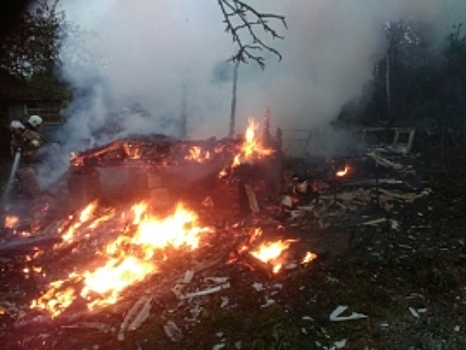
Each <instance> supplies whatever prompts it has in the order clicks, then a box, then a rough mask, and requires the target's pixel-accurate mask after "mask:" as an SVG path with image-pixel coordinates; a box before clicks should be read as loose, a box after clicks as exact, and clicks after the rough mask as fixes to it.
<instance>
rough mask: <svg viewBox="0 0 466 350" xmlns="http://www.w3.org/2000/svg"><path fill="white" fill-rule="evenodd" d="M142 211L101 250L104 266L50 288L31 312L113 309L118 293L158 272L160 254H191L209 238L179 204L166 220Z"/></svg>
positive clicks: (88, 211)
mask: <svg viewBox="0 0 466 350" xmlns="http://www.w3.org/2000/svg"><path fill="white" fill-rule="evenodd" d="M147 208H148V204H147V203H145V202H142V203H138V204H136V205H133V206H132V208H131V212H132V218H131V222H132V223H133V225H135V227H134V228H133V229H132V230H129V229H127V230H126V231H125V232H124V234H121V235H119V236H118V237H116V238H115V239H114V240H113V241H111V242H110V243H108V244H107V245H106V247H105V249H103V250H102V252H101V253H102V254H101V255H103V256H104V259H105V260H106V261H104V262H103V263H102V264H99V266H98V267H95V268H93V269H88V270H86V271H84V272H81V273H77V272H76V273H73V274H71V275H70V276H69V277H68V278H67V279H65V280H62V281H55V282H52V283H51V284H50V286H49V289H48V290H47V291H46V292H45V293H44V294H43V295H42V296H41V297H40V298H38V299H37V300H35V301H33V303H32V304H31V308H38V309H42V310H46V311H48V312H49V313H50V314H51V316H52V317H56V316H58V315H59V314H61V313H62V312H63V311H65V310H66V309H67V308H68V307H69V306H70V305H71V304H72V303H73V302H74V300H76V298H78V297H81V298H83V299H84V300H86V301H87V307H88V308H89V309H91V310H92V309H95V308H97V307H104V306H108V305H110V304H114V303H115V302H116V301H117V300H118V299H119V296H120V295H121V292H122V291H123V290H125V289H126V288H128V287H129V286H131V285H133V284H135V283H138V282H141V281H143V280H144V279H145V278H146V277H147V276H149V275H152V274H155V273H157V272H158V271H159V266H158V265H159V263H160V261H161V259H162V260H163V259H165V257H166V256H167V253H166V252H164V251H163V249H165V248H167V247H171V248H175V249H188V250H193V249H196V248H198V247H199V245H200V240H201V236H202V235H203V234H205V233H208V232H212V229H211V228H208V227H201V226H199V224H198V217H197V215H196V214H195V213H194V212H192V211H190V210H188V209H186V208H185V207H184V206H183V205H181V204H179V205H178V206H177V207H176V210H175V211H174V213H173V214H172V215H171V216H168V217H165V218H158V217H155V216H152V215H150V213H148V212H147ZM94 210H95V207H94V205H90V206H88V207H86V208H85V210H83V211H82V212H81V213H80V215H79V219H80V220H79V221H78V222H77V223H76V225H73V228H74V229H75V230H76V229H78V228H80V227H78V226H79V223H81V220H84V219H86V218H89V217H90V216H91V215H92V212H93V211H94ZM68 233H69V231H68V232H65V235H67V234H68ZM157 251H162V252H163V253H164V254H163V255H164V258H159V259H158V260H157V259H156V255H155V254H156V252H157ZM78 286H81V289H80V290H79V288H78Z"/></svg>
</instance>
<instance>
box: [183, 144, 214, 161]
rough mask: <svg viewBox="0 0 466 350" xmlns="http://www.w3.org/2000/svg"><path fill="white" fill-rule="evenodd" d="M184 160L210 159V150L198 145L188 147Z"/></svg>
mask: <svg viewBox="0 0 466 350" xmlns="http://www.w3.org/2000/svg"><path fill="white" fill-rule="evenodd" d="M184 159H185V160H189V161H193V162H198V163H202V162H204V161H206V160H209V159H210V152H209V151H204V150H203V149H202V148H201V147H199V146H193V147H191V148H190V149H189V154H188V155H187V156H185V158H184Z"/></svg>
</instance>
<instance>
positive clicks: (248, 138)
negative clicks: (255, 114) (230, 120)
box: [233, 119, 274, 166]
mask: <svg viewBox="0 0 466 350" xmlns="http://www.w3.org/2000/svg"><path fill="white" fill-rule="evenodd" d="M258 129H259V124H258V123H256V121H255V120H254V119H249V124H248V128H247V129H246V132H245V134H244V142H243V144H242V145H241V149H240V153H239V154H238V155H236V157H235V159H234V160H233V166H237V165H239V164H241V163H246V162H250V161H251V160H253V159H255V158H262V157H264V156H270V155H272V154H273V153H274V150H273V149H268V148H264V147H263V146H262V144H261V142H260V140H259V138H258V137H257V130H258Z"/></svg>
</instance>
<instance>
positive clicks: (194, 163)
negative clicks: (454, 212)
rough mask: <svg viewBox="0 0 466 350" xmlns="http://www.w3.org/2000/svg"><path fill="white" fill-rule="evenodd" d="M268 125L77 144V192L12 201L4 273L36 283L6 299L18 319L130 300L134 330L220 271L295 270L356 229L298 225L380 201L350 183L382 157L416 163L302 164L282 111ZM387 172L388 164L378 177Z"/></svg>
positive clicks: (129, 326)
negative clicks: (25, 203) (274, 129)
mask: <svg viewBox="0 0 466 350" xmlns="http://www.w3.org/2000/svg"><path fill="white" fill-rule="evenodd" d="M267 115H268V114H267ZM259 131H260V126H259V124H258V123H256V122H255V121H254V120H251V121H250V123H249V127H248V129H247V131H246V132H245V134H244V136H242V137H238V138H237V139H234V140H232V139H224V140H217V139H210V140H205V141H180V140H176V139H173V138H170V137H166V136H162V135H152V136H146V137H134V138H126V139H122V140H117V141H114V142H112V143H109V144H107V145H104V146H102V147H99V148H95V149H91V150H87V151H84V152H81V153H78V154H73V155H72V157H71V159H70V168H69V172H68V177H67V180H66V186H65V187H66V190H65V193H66V195H63V196H60V198H55V199H53V200H51V199H50V198H45V199H44V200H42V201H37V204H36V205H37V208H36V209H35V215H34V216H33V217H29V218H24V217H20V216H19V215H17V213H14V211H13V210H10V211H8V210H6V211H5V213H4V227H3V229H2V231H3V233H4V243H5V244H4V245H3V247H2V248H1V249H0V255H2V256H8V257H9V258H8V259H9V260H8V264H7V267H5V269H4V271H3V273H4V275H5V278H7V277H8V276H9V275H10V274H11V275H15V274H17V273H18V271H20V272H21V276H22V277H21V282H18V284H14V283H12V286H11V288H12V289H14V288H18V286H19V288H24V289H25V290H27V293H25V295H24V296H23V298H22V302H21V303H16V304H15V305H14V306H13V304H11V303H9V304H8V303H6V304H5V303H3V304H2V310H4V311H3V313H4V314H5V315H7V316H8V318H9V320H10V321H9V324H10V327H12V329H15V330H21V329H24V327H27V326H30V325H32V324H34V325H37V324H40V325H42V326H44V325H47V326H51V327H52V326H57V325H59V326H60V327H62V329H66V328H67V327H72V325H73V324H76V323H77V322H80V321H82V320H88V319H93V318H97V319H98V318H99V317H100V316H101V315H103V314H108V313H110V314H118V315H121V314H125V315H126V316H125V317H124V318H123V319H120V318H118V321H115V322H119V323H120V326H119V328H118V330H117V331H116V332H115V336H116V337H117V338H118V339H120V340H121V339H124V337H125V333H126V332H128V331H132V330H135V329H137V328H138V327H139V326H140V325H141V324H142V323H143V322H144V321H145V320H146V319H147V318H148V317H149V315H150V314H151V309H152V308H154V307H156V306H158V307H160V305H159V304H164V303H165V302H170V300H171V303H175V301H176V303H178V306H179V307H187V306H189V305H190V303H191V302H192V300H193V299H196V298H202V297H205V296H208V295H210V294H212V293H218V292H221V291H224V290H226V289H228V288H230V287H231V281H230V278H228V277H227V278H218V277H212V276H210V277H209V272H213V271H219V269H221V270H223V271H224V273H225V271H229V272H228V273H229V274H231V275H235V274H237V273H238V269H239V270H244V269H246V270H247V271H252V272H253V273H254V274H257V275H259V276H262V278H264V279H266V280H268V281H272V280H274V279H279V278H282V277H283V276H286V275H287V274H288V273H290V271H295V270H296V269H298V270H299V269H303V268H305V267H307V266H312V265H314V264H315V260H316V258H318V257H325V256H326V255H327V254H328V251H329V250H332V249H333V250H335V249H340V251H343V250H345V249H347V248H348V245H349V244H350V242H351V240H352V237H351V235H350V236H348V234H347V233H348V232H349V231H346V233H345V234H338V235H335V234H334V235H329V234H328V232H327V233H326V234H325V235H321V236H320V238H319V237H318V235H315V237H313V244H309V241H308V237H306V236H303V234H302V233H299V230H297V229H296V228H293V226H295V227H296V226H297V225H298V227H307V229H306V232H308V230H309V228H311V229H313V230H315V231H316V232H317V230H325V229H327V228H328V227H329V224H330V223H333V224H335V223H336V222H338V220H339V219H340V220H347V214H348V213H351V212H352V211H354V210H355V209H354V208H355V204H354V203H355V202H358V203H361V201H362V197H364V196H366V197H367V198H368V202H372V201H373V199H374V197H373V196H372V195H371V194H370V193H367V192H365V193H362V192H361V191H359V190H358V191H359V192H357V194H355V195H354V196H348V193H347V191H346V193H345V189H348V188H350V186H354V182H353V183H352V180H351V179H354V176H355V173H358V172H360V170H361V169H362V168H363V167H365V166H367V164H365V162H367V158H368V157H369V159H371V162H373V164H380V165H383V166H385V167H390V168H395V170H396V171H404V170H407V169H406V167H402V166H401V165H399V164H397V163H395V162H393V161H389V160H388V159H386V158H384V157H382V156H381V155H380V154H376V153H371V154H370V155H368V156H367V157H366V159H365V160H363V161H362V160H360V159H337V158H331V159H324V160H321V162H320V163H319V164H317V163H315V164H314V163H312V162H311V161H309V162H308V163H307V166H306V167H304V168H301V169H299V166H297V165H296V164H295V165H294V169H293V170H294V171H293V172H291V170H290V166H289V165H286V164H285V163H286V162H285V161H284V159H283V156H282V154H281V150H280V135H281V134H280V132H278V133H277V136H276V137H275V138H272V137H271V136H270V132H269V130H268V116H267V120H266V122H265V123H264V127H263V129H262V136H261V137H260V136H259ZM371 157H372V158H371ZM310 168H311V170H312V173H310ZM377 168H378V167H375V169H377ZM408 170H409V169H408ZM381 177H382V176H381V174H380V171H378V172H377V177H376V183H377V186H379V185H380V184H381V183H383V179H382V178H381ZM368 191H371V190H368ZM353 194H354V192H353ZM421 195H422V194H421ZM377 196H378V198H377V200H378V202H379V203H384V205H389V204H392V203H393V201H395V200H396V199H399V198H400V197H397V196H394V195H393V193H391V192H389V191H385V192H382V189H381V188H380V192H379V187H377ZM414 199H415V198H412V200H414ZM57 206H59V207H60V209H59V210H57V209H54V210H52V209H51V208H53V207H55V208H56V207H57ZM387 208H388V207H387ZM64 212H66V215H64ZM339 217H340V218H339ZM377 223H378V221H372V222H370V223H369V224H368V225H374V224H375V225H376V224H377ZM303 232H304V231H303ZM322 232H324V231H322ZM296 233H299V234H296ZM18 236H20V237H22V238H21V239H18ZM319 240H320V241H319ZM298 242H300V244H297V243H298ZM315 242H319V244H317V245H316V244H315ZM322 242H323V244H321V243H322ZM329 242H331V243H329ZM329 244H330V245H331V246H332V247H331V249H330V248H329ZM280 276H282V277H280ZM13 280H14V279H13ZM13 285H14V286H15V287H13ZM9 292H10V293H11V294H12V295H14V293H16V291H13V290H10V291H9ZM173 300H175V301H173ZM3 305H5V306H3ZM172 305H174V304H172ZM170 322H172V321H171V320H168V321H167V324H166V325H165V328H166V329H165V332H166V334H167V335H168V337H169V338H171V339H172V340H173V341H178V340H179V338H180V337H181V336H182V335H181V334H182V331H181V330H180V329H179V328H178V326H177V325H176V324H174V323H173V322H172V323H170ZM81 323H82V322H81ZM86 324H89V323H86ZM92 324H93V325H94V326H96V327H98V328H99V327H100V328H102V327H103V328H105V327H104V326H101V325H100V323H95V322H94V323H92ZM101 330H102V329H101Z"/></svg>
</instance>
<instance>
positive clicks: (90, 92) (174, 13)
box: [60, 0, 466, 152]
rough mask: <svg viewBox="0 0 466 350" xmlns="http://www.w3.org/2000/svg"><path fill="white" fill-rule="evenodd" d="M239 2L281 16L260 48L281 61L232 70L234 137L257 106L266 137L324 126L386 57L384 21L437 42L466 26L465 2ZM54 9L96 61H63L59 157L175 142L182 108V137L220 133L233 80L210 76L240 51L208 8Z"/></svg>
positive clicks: (189, 4)
mask: <svg viewBox="0 0 466 350" xmlns="http://www.w3.org/2000/svg"><path fill="white" fill-rule="evenodd" d="M248 3H250V4H251V5H253V6H254V7H255V8H257V9H258V10H259V11H260V12H267V13H277V14H280V15H284V16H285V17H286V21H287V24H288V27H289V28H288V30H286V29H285V28H283V27H282V25H281V23H280V22H279V21H277V22H276V23H274V22H270V24H271V25H273V27H274V28H275V29H276V30H277V31H278V32H279V33H280V34H282V35H283V36H284V39H283V40H278V39H277V40H271V39H270V38H268V39H267V44H269V45H270V46H272V47H274V48H276V49H277V50H278V51H279V52H280V54H281V55H282V60H281V61H278V59H277V57H276V56H275V55H273V54H269V53H267V52H264V55H265V57H266V68H265V70H261V69H260V68H259V67H258V66H257V64H255V63H254V62H250V63H249V64H247V65H241V66H240V70H239V81H238V99H237V113H236V116H237V123H236V125H237V130H236V132H241V131H242V130H243V128H244V127H245V125H246V123H247V119H248V118H249V117H253V116H254V117H257V118H260V117H261V115H262V112H263V110H264V107H266V106H268V107H269V108H270V111H271V114H272V120H271V123H272V127H273V128H275V127H281V128H283V129H294V128H301V129H309V130H314V129H316V128H324V127H325V126H326V125H328V123H329V122H330V121H331V120H333V119H334V118H335V117H336V115H337V114H338V112H339V111H340V109H341V107H342V106H343V105H344V104H346V103H347V102H348V101H350V100H352V99H354V98H357V97H358V96H359V95H360V94H361V92H362V89H363V87H364V86H365V84H367V83H368V81H369V80H370V79H371V75H372V72H373V69H374V64H375V62H377V60H378V59H380V58H381V57H382V56H383V54H384V49H385V37H384V32H383V26H384V23H386V22H387V21H398V20H414V21H421V22H423V23H426V24H427V25H429V26H430V27H431V28H432V32H433V33H434V37H433V38H432V39H433V40H437V41H438V42H441V40H442V39H443V38H444V37H445V36H446V35H447V34H448V33H450V32H451V30H452V29H451V28H452V25H454V24H458V23H460V22H462V21H463V20H464V17H465V16H466V2H464V1H463V0H377V1H374V0H312V1H309V0H288V1H275V2H271V1H266V0H254V1H253V0H251V1H248ZM60 6H61V9H62V10H64V11H65V13H66V18H67V19H68V20H69V21H71V22H72V23H75V24H77V25H79V27H80V28H81V29H82V30H84V31H86V33H91V35H89V38H86V40H84V43H82V42H81V43H80V45H82V46H81V47H79V48H78V52H84V51H85V52H87V53H89V54H90V55H91V57H93V59H92V60H88V61H84V62H83V61H82V60H80V59H77V58H76V55H75V56H73V55H69V56H68V60H66V61H65V62H64V66H63V70H62V71H61V75H62V77H64V79H66V81H67V82H68V83H69V84H70V85H71V86H72V87H74V88H75V90H76V91H77V93H76V95H75V96H74V98H73V100H72V101H71V104H70V107H69V108H68V109H67V110H66V111H65V115H66V119H67V122H66V124H65V125H64V127H62V128H61V131H62V136H63V135H65V136H66V137H62V140H63V141H64V140H66V146H65V147H64V149H65V150H66V152H69V151H71V150H74V151H79V150H82V149H83V148H86V147H92V146H93V145H96V144H99V143H103V142H106V141H109V140H111V139H113V138H117V137H123V136H125V135H127V134H131V133H149V132H150V133H162V134H169V135H178V130H179V125H178V123H179V119H180V116H181V114H182V112H183V104H184V103H183V100H185V102H186V104H185V106H186V115H187V118H188V124H187V126H188V135H189V136H190V137H191V138H205V137H210V136H217V137H224V136H226V135H227V133H228V124H229V115H230V107H231V96H232V94H231V90H232V82H231V79H224V80H221V79H220V80H218V79H214V71H215V69H216V67H217V68H218V67H219V65H221V64H222V62H225V61H226V60H227V59H228V58H230V57H231V55H232V54H233V53H235V50H236V49H237V48H236V46H235V45H234V44H233V43H232V41H231V37H230V36H229V34H227V33H225V31H224V29H225V27H224V24H223V23H222V20H223V18H222V15H221V12H220V8H219V6H218V3H217V1H215V0H211V1H206V0H204V1H199V0H157V1H146V0H133V1H127V0H99V1H92V2H91V1H85V0H63V1H62V2H61V3H60ZM262 37H264V36H262ZM68 45H69V46H70V47H72V46H73V45H75V42H72V41H70V42H69V43H68ZM226 65H227V67H228V70H230V69H232V67H233V65H232V64H230V65H228V64H226ZM184 94H185V96H184ZM106 127H109V129H110V130H111V132H105V128H106ZM285 136H286V135H285Z"/></svg>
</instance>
